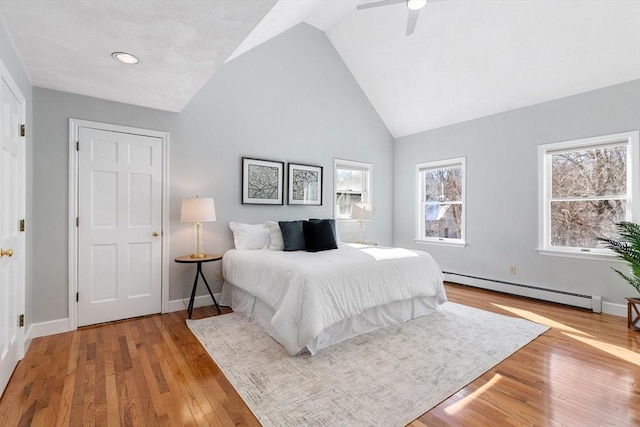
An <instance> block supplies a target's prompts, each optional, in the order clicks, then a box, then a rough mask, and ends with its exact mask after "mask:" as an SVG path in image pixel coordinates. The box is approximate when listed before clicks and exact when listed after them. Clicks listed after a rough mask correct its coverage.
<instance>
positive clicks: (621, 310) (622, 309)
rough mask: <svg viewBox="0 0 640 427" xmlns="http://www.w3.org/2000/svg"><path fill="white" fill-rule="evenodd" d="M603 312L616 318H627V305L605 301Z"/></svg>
mask: <svg viewBox="0 0 640 427" xmlns="http://www.w3.org/2000/svg"><path fill="white" fill-rule="evenodd" d="M602 312H603V313H607V314H613V315H614V316H620V317H627V305H626V304H616V303H614V302H606V301H603V302H602Z"/></svg>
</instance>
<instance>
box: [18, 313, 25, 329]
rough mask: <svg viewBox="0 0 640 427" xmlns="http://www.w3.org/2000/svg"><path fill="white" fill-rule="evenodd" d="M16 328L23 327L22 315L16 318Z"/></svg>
mask: <svg viewBox="0 0 640 427" xmlns="http://www.w3.org/2000/svg"><path fill="white" fill-rule="evenodd" d="M18 326H20V327H21V328H22V327H24V314H21V315H20V316H18Z"/></svg>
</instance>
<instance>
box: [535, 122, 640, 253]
mask: <svg viewBox="0 0 640 427" xmlns="http://www.w3.org/2000/svg"><path fill="white" fill-rule="evenodd" d="M637 135H638V132H628V133H625V134H616V135H608V136H603V137H596V138H588V139H583V140H577V141H567V142H562V143H555V144H547V145H544V146H541V149H540V155H541V164H542V165H543V171H542V173H541V175H542V179H543V181H542V183H541V185H542V186H543V187H542V188H543V194H544V200H543V201H542V203H541V204H542V206H541V209H542V213H541V215H542V218H543V229H542V230H541V234H542V236H541V240H542V246H541V248H542V249H550V250H554V249H557V250H563V251H575V252H587V253H588V252H595V253H598V252H602V253H605V252H606V250H605V249H603V248H602V247H601V246H600V244H599V242H598V237H608V238H616V237H617V232H616V226H615V224H616V223H617V222H621V221H631V220H632V218H633V217H634V215H633V214H634V212H633V211H634V205H635V204H637V197H632V196H633V194H632V191H634V190H633V188H632V187H633V185H632V181H633V176H634V174H635V175H637V170H634V169H636V168H634V163H635V161H634V155H635V156H636V157H637V150H638V148H637V145H638V140H637ZM634 152H635V153H636V154H634V155H632V154H633V153H634ZM636 182H637V181H636ZM636 187H637V184H636ZM635 192H636V194H637V188H636V189H635Z"/></svg>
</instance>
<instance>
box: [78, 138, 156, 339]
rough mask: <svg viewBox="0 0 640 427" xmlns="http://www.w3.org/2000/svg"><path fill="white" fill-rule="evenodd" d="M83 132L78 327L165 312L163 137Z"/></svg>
mask: <svg viewBox="0 0 640 427" xmlns="http://www.w3.org/2000/svg"><path fill="white" fill-rule="evenodd" d="M79 136H80V141H79V152H78V162H79V175H78V182H79V188H78V195H79V200H78V203H79V206H78V213H79V221H78V224H79V225H78V227H79V229H78V292H79V296H78V326H84V325H91V324H95V323H102V322H108V321H113V320H119V319H126V318H130V317H136V316H143V315H146V314H152V313H159V312H160V311H161V305H162V301H161V299H162V296H161V291H162V283H161V268H162V266H161V264H162V261H161V253H162V239H161V237H160V234H161V224H162V140H161V139H160V138H155V137H149V136H142V135H133V134H128V133H121V132H112V131H105V130H98V129H91V128H83V127H81V128H80V130H79Z"/></svg>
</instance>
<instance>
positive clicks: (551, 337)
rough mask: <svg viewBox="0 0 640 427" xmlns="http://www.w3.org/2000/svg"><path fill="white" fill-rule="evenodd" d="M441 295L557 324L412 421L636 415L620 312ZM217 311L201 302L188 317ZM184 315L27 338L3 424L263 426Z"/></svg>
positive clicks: (461, 290)
mask: <svg viewBox="0 0 640 427" xmlns="http://www.w3.org/2000/svg"><path fill="white" fill-rule="evenodd" d="M447 293H448V296H449V299H450V300H451V301H454V302H459V303H462V304H466V305H469V306H473V307H478V308H482V309H485V310H489V311H493V312H496V313H501V314H506V315H509V316H517V317H525V318H528V319H531V320H534V321H537V322H540V323H545V324H547V325H549V326H551V327H552V329H550V330H549V331H547V332H546V333H545V334H543V335H542V336H540V337H539V338H537V339H536V340H535V341H533V342H532V343H530V344H529V345H527V346H526V347H524V348H523V349H522V350H520V351H518V352H517V353H515V354H514V355H512V356H511V357H509V358H508V359H506V360H505V361H503V362H502V363H500V364H499V365H497V366H496V367H494V368H493V369H492V370H490V371H488V372H486V373H485V374H484V375H482V376H481V377H479V378H478V379H477V380H476V381H474V382H473V383H471V384H469V385H468V386H466V387H465V388H463V389H462V390H460V391H459V392H458V393H456V394H455V395H453V396H451V397H450V398H449V399H447V400H445V401H444V402H442V403H441V404H440V405H438V406H437V407H435V408H433V409H432V410H431V411H429V412H428V413H426V414H424V415H423V416H422V417H420V418H419V419H418V420H416V421H414V422H413V423H412V424H411V425H412V426H413V427H422V426H444V425H458V426H503V425H514V426H520V425H540V426H545V425H554V426H555V425H565V426H595V425H612V426H632V425H640V332H637V331H630V330H628V329H627V325H626V319H624V318H619V317H615V316H610V315H605V314H592V313H590V312H587V311H583V310H578V309H572V308H568V307H563V306H559V305H554V304H549V303H542V302H537V301H532V300H527V299H520V298H516V297H510V296H506V295H502V294H496V293H492V292H488V291H482V290H477V289H473V288H467V287H462V286H457V285H447ZM226 312H228V310H226ZM213 314H214V310H213V309H211V308H210V307H203V308H199V309H196V310H195V311H194V318H201V317H207V316H211V315H213ZM185 318H186V312H184V311H182V312H176V313H171V314H165V315H156V316H149V317H144V318H137V319H131V320H126V321H121V322H116V323H110V324H106V325H100V326H96V327H88V328H81V329H79V330H78V331H76V332H69V333H65V334H59V335H53V336H49V337H43V338H38V339H35V340H33V343H32V344H31V346H30V348H29V350H28V351H27V354H26V356H25V358H24V360H23V361H21V362H20V363H19V364H18V367H17V368H16V371H15V373H14V375H13V377H12V379H11V381H10V383H9V386H8V387H7V389H6V390H5V393H4V395H3V396H2V399H0V426H17V425H20V426H28V425H34V426H40V425H43V426H54V425H73V426H80V425H82V426H86V425H100V426H102V425H136V426H153V425H171V426H190V425H194V426H195V425H198V426H203V425H223V426H226V425H258V422H257V420H256V419H255V417H254V416H253V414H252V413H251V411H250V410H249V409H248V408H247V407H246V405H245V404H244V403H243V401H242V399H241V398H240V397H239V396H238V395H237V393H236V392H235V390H234V389H233V388H232V387H231V385H230V384H229V382H228V381H227V380H226V378H225V377H224V375H223V374H222V373H221V372H220V370H219V369H218V367H217V366H216V365H215V363H213V362H212V361H211V359H210V358H209V356H208V354H207V353H206V351H205V350H204V349H203V348H202V347H201V346H200V344H199V343H198V341H197V340H196V339H195V337H194V336H193V335H192V334H191V332H190V331H189V330H188V328H187V327H186V325H185V322H184V320H185ZM468 326H469V327H470V328H473V324H470V325H468Z"/></svg>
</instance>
